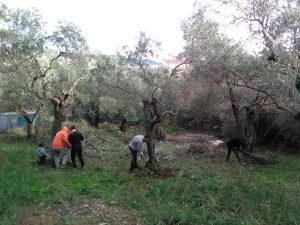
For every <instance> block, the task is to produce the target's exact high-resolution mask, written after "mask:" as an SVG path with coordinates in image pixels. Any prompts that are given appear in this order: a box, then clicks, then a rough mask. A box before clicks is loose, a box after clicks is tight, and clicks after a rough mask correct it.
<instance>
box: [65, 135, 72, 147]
mask: <svg viewBox="0 0 300 225" xmlns="http://www.w3.org/2000/svg"><path fill="white" fill-rule="evenodd" d="M63 142H65V145H66V147H67V146H70V147H71V146H72V145H71V143H70V142H69V140H68V134H67V133H64V134H63Z"/></svg>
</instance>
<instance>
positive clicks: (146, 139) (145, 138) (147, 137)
mask: <svg viewBox="0 0 300 225" xmlns="http://www.w3.org/2000/svg"><path fill="white" fill-rule="evenodd" d="M149 141H150V136H149V135H145V136H144V138H143V142H146V143H148V142H149Z"/></svg>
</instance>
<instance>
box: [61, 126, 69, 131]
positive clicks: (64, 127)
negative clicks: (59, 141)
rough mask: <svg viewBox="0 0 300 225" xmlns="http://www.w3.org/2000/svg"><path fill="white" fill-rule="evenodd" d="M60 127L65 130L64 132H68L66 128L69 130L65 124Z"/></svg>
mask: <svg viewBox="0 0 300 225" xmlns="http://www.w3.org/2000/svg"><path fill="white" fill-rule="evenodd" d="M61 129H62V130H64V131H66V132H68V130H69V128H68V127H67V126H63V127H62V128H61Z"/></svg>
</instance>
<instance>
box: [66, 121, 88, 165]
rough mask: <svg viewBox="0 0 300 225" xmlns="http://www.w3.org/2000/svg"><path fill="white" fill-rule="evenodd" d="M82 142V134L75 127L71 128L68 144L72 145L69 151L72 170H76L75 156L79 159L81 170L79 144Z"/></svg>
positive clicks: (82, 162) (81, 159)
mask: <svg viewBox="0 0 300 225" xmlns="http://www.w3.org/2000/svg"><path fill="white" fill-rule="evenodd" d="M83 140H84V138H83V136H82V134H81V133H80V132H79V131H77V129H76V127H75V126H71V133H70V134H69V142H70V144H71V145H72V149H71V160H72V164H73V168H76V160H75V157H76V154H77V156H78V158H79V161H80V164H81V168H83V167H84V161H83V158H82V144H81V142H82V141H83Z"/></svg>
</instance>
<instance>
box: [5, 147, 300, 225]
mask: <svg viewBox="0 0 300 225" xmlns="http://www.w3.org/2000/svg"><path fill="white" fill-rule="evenodd" d="M159 147H160V149H166V151H169V152H171V151H172V149H171V148H172V146H171V145H170V144H166V145H164V144H162V146H159ZM272 157H276V160H277V161H279V164H277V165H272V166H268V167H257V166H246V167H242V166H240V165H239V164H237V163H236V162H235V161H232V162H230V163H225V162H224V160H223V159H221V158H215V159H208V158H203V157H200V156H191V155H186V156H182V157H176V158H174V159H173V161H171V162H166V163H164V164H165V166H170V167H171V168H172V169H173V171H174V176H173V177H169V178H166V179H157V178H153V177H149V176H147V175H146V171H145V170H144V169H143V170H138V171H134V172H133V173H129V172H128V167H129V162H130V155H129V154H128V153H127V152H120V154H119V157H116V154H114V155H112V156H111V158H109V156H107V158H105V160H104V161H97V160H94V161H93V160H87V167H86V168H85V169H83V170H80V169H77V170H74V169H71V168H70V169H66V170H53V169H50V168H42V167H34V166H32V165H31V162H32V161H34V160H36V158H37V156H36V146H35V145H33V144H28V143H24V142H17V143H5V142H3V141H2V142H0V160H1V164H0V168H1V171H0V175H1V180H0V200H1V204H0V223H1V224H17V223H18V217H19V213H20V212H21V211H22V210H24V208H26V207H27V206H29V205H37V204H39V203H45V204H48V205H64V206H65V207H66V208H67V207H68V205H69V204H70V203H72V202H74V201H76V200H78V199H88V200H89V199H90V200H91V199H95V198H97V199H101V201H103V202H104V203H105V204H107V205H110V204H112V202H114V204H117V205H119V206H122V207H126V208H128V209H131V210H134V211H137V212H139V215H140V216H141V217H143V218H144V224H149V225H150V224H151V225H153V224H176V223H177V224H218V225H219V224H220V225H221V224H224V225H225V224H228V225H234V224H242V225H250V224H257V225H258V224H259V225H260V224H266V225H269V224H272V225H273V224H274V225H275V224H278V225H279V224H282V225H287V224H299V223H300V213H299V212H300V174H299V171H300V159H299V157H293V156H280V155H275V156H272ZM139 163H141V162H139ZM59 221H60V224H76V220H72V218H68V219H67V220H66V218H63V217H61V218H60V220H59ZM112 224H113V222H112Z"/></svg>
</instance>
